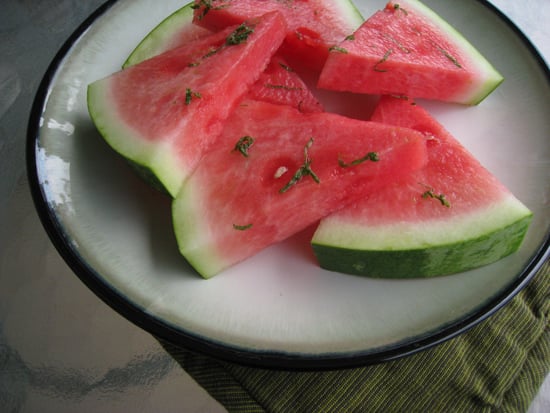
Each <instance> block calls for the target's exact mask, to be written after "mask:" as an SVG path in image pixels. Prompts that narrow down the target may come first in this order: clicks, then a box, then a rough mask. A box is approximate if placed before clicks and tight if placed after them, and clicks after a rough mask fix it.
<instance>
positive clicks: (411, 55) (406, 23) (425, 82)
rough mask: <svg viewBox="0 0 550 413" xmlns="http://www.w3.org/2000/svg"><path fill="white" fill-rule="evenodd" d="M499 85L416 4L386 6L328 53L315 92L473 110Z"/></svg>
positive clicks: (455, 35)
mask: <svg viewBox="0 0 550 413" xmlns="http://www.w3.org/2000/svg"><path fill="white" fill-rule="evenodd" d="M343 73H345V76H343V75H342V74H343ZM502 81H503V78H502V76H501V75H500V73H498V72H497V71H496V69H495V68H494V67H493V66H492V65H491V64H490V63H489V62H488V61H487V60H486V59H485V58H484V57H483V56H482V55H481V54H480V53H479V51H477V50H476V49H475V48H474V47H473V46H472V45H471V44H470V43H469V42H468V41H467V40H466V39H465V38H464V37H463V36H462V35H461V34H460V33H459V32H457V31H456V30H455V29H454V28H452V27H451V26H450V25H449V24H448V23H447V22H446V21H444V20H443V19H442V18H441V17H439V16H438V15H437V14H436V13H435V12H433V11H432V10H431V9H429V8H428V7H426V6H425V5H423V4H422V3H421V2H419V1H417V0H402V1H393V0H392V1H390V2H389V3H387V5H386V7H385V8H384V9H383V10H381V11H378V12H376V13H375V14H373V15H372V16H371V17H370V18H368V19H367V20H366V21H365V22H364V23H363V24H362V25H361V27H360V28H359V29H357V31H355V33H354V34H353V35H350V36H348V37H347V38H346V39H345V40H343V41H342V42H341V43H339V44H338V46H336V47H333V48H331V52H330V55H329V57H328V59H327V61H326V64H325V66H324V67H323V71H322V72H321V75H320V77H319V82H318V86H319V87H320V88H326V89H332V90H341V91H349V92H357V93H368V94H394V95H404V96H408V97H412V98H426V99H435V100H441V101H447V102H456V103H462V104H469V105H475V104H478V103H479V102H480V101H482V100H483V99H484V98H485V97H486V96H487V95H489V94H490V93H491V92H492V91H493V90H494V89H495V88H496V87H497V86H498V85H499V84H500V83H501V82H502Z"/></svg>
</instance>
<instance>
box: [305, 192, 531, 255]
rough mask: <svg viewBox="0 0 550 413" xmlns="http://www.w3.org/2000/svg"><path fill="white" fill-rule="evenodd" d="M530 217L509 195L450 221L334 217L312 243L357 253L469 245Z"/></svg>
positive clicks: (327, 220) (336, 215)
mask: <svg viewBox="0 0 550 413" xmlns="http://www.w3.org/2000/svg"><path fill="white" fill-rule="evenodd" d="M530 215H531V211H529V209H527V207H525V206H524V205H523V204H522V203H521V202H520V201H519V200H518V199H517V198H515V197H514V196H513V195H509V196H507V197H506V198H504V199H502V200H501V201H499V202H497V203H493V204H491V205H489V206H486V207H482V208H480V209H479V210H477V211H475V212H472V213H469V214H462V215H458V216H454V217H452V218H449V219H445V220H442V219H437V220H422V221H415V222H409V221H401V222H396V223H392V224H387V225H386V224H384V225H377V224H376V223H361V222H360V219H361V218H360V217H356V218H355V219H350V217H349V216H346V215H345V214H344V215H342V214H335V215H333V216H329V217H327V218H325V219H323V220H322V221H321V223H320V224H319V227H318V228H317V231H316V232H315V234H314V236H313V239H312V242H313V243H314V244H318V245H326V246H332V247H337V248H347V249H355V250H373V251H377V250H380V251H383V250H409V249H410V250H412V249H420V248H431V247H437V246H440V245H447V244H453V243H457V242H467V241H468V240H472V239H476V238H479V237H481V236H483V235H486V234H489V233H492V232H494V231H497V230H499V229H501V228H504V227H506V226H508V225H511V224H513V223H514V222H517V221H518V220H520V219H522V218H525V217H528V216H530Z"/></svg>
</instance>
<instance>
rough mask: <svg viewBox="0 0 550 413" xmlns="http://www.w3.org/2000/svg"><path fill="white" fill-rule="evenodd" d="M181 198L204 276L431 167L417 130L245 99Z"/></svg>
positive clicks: (185, 229) (185, 237) (193, 255)
mask: <svg viewBox="0 0 550 413" xmlns="http://www.w3.org/2000/svg"><path fill="white" fill-rule="evenodd" d="M218 142H219V144H218V146H217V147H216V149H215V150H213V151H211V152H209V153H208V154H206V155H205V157H204V158H203V159H202V160H201V162H200V164H199V166H198V167H197V169H196V170H195V171H194V172H193V174H192V175H191V176H190V177H189V178H188V179H187V180H186V181H185V183H184V184H183V186H182V188H181V191H180V192H179V194H178V196H177V197H176V199H175V200H174V201H173V210H172V212H173V222H174V229H175V234H176V238H177V241H178V245H179V249H180V251H181V253H182V254H183V255H184V256H185V257H186V258H187V260H188V261H189V262H190V264H191V265H193V267H194V268H195V269H196V270H197V271H198V272H199V273H200V274H201V275H202V276H203V277H204V278H209V277H212V276H213V275H215V274H217V273H218V272H220V271H222V270H223V269H225V268H227V267H229V266H231V265H233V264H235V263H237V262H239V261H241V260H243V259H245V258H247V257H250V256H251V255H253V254H255V253H256V252H258V251H260V250H261V249H263V248H265V247H266V246H268V245H270V244H273V243H275V242H278V241H281V240H283V239H285V238H287V237H289V236H291V235H292V234H294V233H296V232H298V231H300V230H302V229H304V228H306V227H307V226H309V225H310V224H312V223H314V222H316V221H317V220H319V219H320V218H321V217H323V216H325V215H327V214H329V213H330V212H332V211H334V210H336V209H338V208H341V207H342V205H345V204H346V203H349V202H353V201H354V200H357V199H358V198H360V197H364V196H365V194H366V193H370V192H372V191H377V190H380V189H381V188H382V187H384V186H385V185H389V183H390V182H392V181H394V180H396V179H399V178H400V177H401V178H402V177H403V176H405V175H406V174H408V173H410V172H411V171H413V170H415V169H418V168H419V167H421V166H423V165H424V163H425V160H426V144H425V139H424V136H423V135H422V134H421V133H419V132H417V131H414V130H412V129H406V128H400V127H395V126H389V125H384V124H382V123H376V122H368V121H360V120H355V119H351V118H346V117H343V116H340V115H336V114H331V113H310V114H304V113H301V112H299V111H298V110H296V109H294V108H291V107H288V106H283V105H273V104H269V103H266V102H259V101H246V102H244V103H243V104H242V105H240V106H239V107H238V108H237V109H236V110H235V111H234V113H233V114H232V116H231V117H230V118H229V119H228V120H227V122H226V125H225V128H224V131H223V134H222V137H221V139H220V140H219V141H218Z"/></svg>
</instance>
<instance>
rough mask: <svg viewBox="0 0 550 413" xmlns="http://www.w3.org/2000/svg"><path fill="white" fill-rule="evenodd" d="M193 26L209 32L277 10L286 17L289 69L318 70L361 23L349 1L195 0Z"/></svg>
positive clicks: (284, 54)
mask: <svg viewBox="0 0 550 413" xmlns="http://www.w3.org/2000/svg"><path fill="white" fill-rule="evenodd" d="M194 7H196V10H195V23H197V24H198V25H201V26H203V27H206V28H209V29H211V30H219V29H222V28H224V27H226V26H228V25H234V24H239V23H240V22H242V21H244V20H246V19H249V18H251V17H254V16H256V15H258V14H262V13H266V12H268V11H274V10H277V11H279V12H280V13H282V14H283V15H284V16H285V19H286V20H287V23H288V33H287V36H286V40H285V43H284V44H283V46H282V48H281V52H282V53H283V56H284V57H285V58H286V59H288V60H289V61H290V62H291V64H292V65H296V66H298V65H300V66H301V65H304V66H305V67H307V68H310V69H314V70H317V71H319V70H321V68H322V66H323V64H324V62H325V60H326V58H327V56H328V49H329V47H331V46H334V45H335V44H338V43H339V42H340V41H342V40H343V39H344V38H345V37H346V36H347V35H349V34H350V33H352V32H353V31H354V30H355V29H357V27H359V25H360V24H361V23H362V22H363V17H362V16H361V13H359V11H358V10H357V9H356V8H355V6H354V5H353V2H351V1H348V0H309V1H286V0H283V1H281V0H264V1H257V0H195V6H194Z"/></svg>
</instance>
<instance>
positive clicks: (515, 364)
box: [161, 262, 550, 413]
mask: <svg viewBox="0 0 550 413" xmlns="http://www.w3.org/2000/svg"><path fill="white" fill-rule="evenodd" d="M549 274H550V264H549V263H548V262H546V263H545V265H544V266H543V268H542V269H541V270H540V271H539V272H538V274H537V275H536V276H535V278H534V279H533V280H532V281H531V282H530V283H529V284H528V285H527V286H526V287H525V288H524V289H523V290H522V291H521V292H520V293H519V294H518V295H517V296H516V297H515V298H514V299H513V300H511V301H510V302H509V303H508V304H507V305H505V306H504V307H503V308H502V309H500V310H499V311H498V312H497V313H496V314H495V315H494V316H492V317H490V318H489V319H487V320H485V321H484V322H481V323H480V324H478V325H477V326H475V327H474V328H472V329H470V330H469V331H468V332H466V333H464V334H462V335H460V336H458V337H456V338H454V339H451V340H448V341H446V342H445V343H443V344H441V345H439V346H436V347H434V348H431V349H428V350H425V351H423V352H420V353H417V354H415V355H413V356H409V357H406V358H402V359H399V360H395V361H391V362H387V363H383V364H378V365H373V366H368V367H361V368H354V369H345V370H334V371H333V370H331V371H320V372H291V371H274V370H267V369H260V368H252V367H246V366H241V365H237V364H232V363H227V362H224V361H219V360H215V359H212V358H209V357H206V356H203V355H200V354H195V353H192V352H189V351H187V350H185V349H181V348H178V347H175V346H173V345H171V344H169V343H167V342H164V341H161V343H162V345H163V346H164V348H165V349H166V350H167V351H168V352H169V353H170V354H171V355H172V356H173V357H174V358H175V359H176V360H177V361H178V362H179V364H180V365H181V366H182V367H183V368H184V369H185V370H186V371H187V372H188V373H189V374H190V375H191V376H192V377H193V378H194V379H195V380H196V381H197V382H198V383H199V384H200V385H201V386H202V387H204V388H205V389H206V390H207V391H208V392H209V393H210V394H211V395H212V396H213V397H214V398H215V399H217V400H218V401H219V402H220V403H221V404H222V405H223V406H225V408H226V409H227V410H228V411H229V412H264V411H267V412H385V413H386V412H407V413H409V412H423V413H424V412H525V411H527V410H528V408H529V405H530V403H531V401H532V400H533V398H534V397H535V395H536V393H537V392H538V389H539V387H540V385H541V384H542V381H543V380H544V377H545V376H546V374H547V373H548V372H549V371H550V333H549V329H548V315H549V314H548V313H549V309H550V304H549V303H550V301H549V299H548V298H549V292H550V288H549V286H550V278H549V277H548V275H549Z"/></svg>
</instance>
